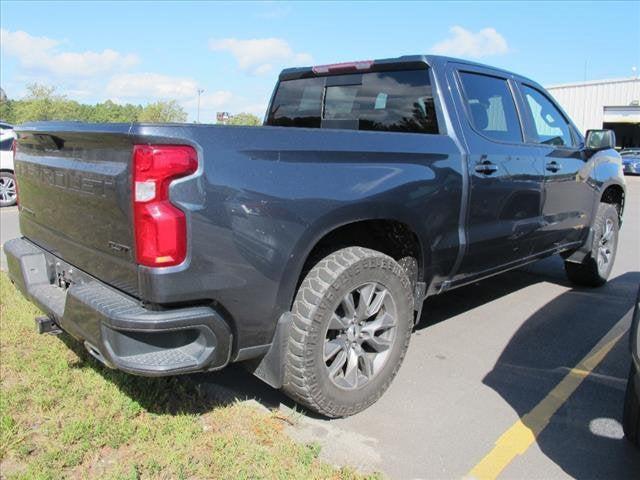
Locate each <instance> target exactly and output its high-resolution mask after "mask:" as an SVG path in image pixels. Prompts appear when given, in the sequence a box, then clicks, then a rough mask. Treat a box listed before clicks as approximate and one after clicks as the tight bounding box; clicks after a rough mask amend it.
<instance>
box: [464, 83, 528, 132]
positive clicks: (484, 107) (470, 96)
mask: <svg viewBox="0 0 640 480" xmlns="http://www.w3.org/2000/svg"><path fill="white" fill-rule="evenodd" d="M460 80H461V82H462V87H463V90H464V97H465V103H466V107H467V112H468V115H469V120H470V122H471V124H472V125H473V127H474V129H475V130H476V131H477V132H479V133H480V134H482V135H484V136H485V137H488V138H490V139H491V140H497V141H499V142H508V143H522V141H523V139H522V128H521V126H520V119H519V117H518V111H517V110H516V103H515V100H514V98H513V94H512V92H511V88H510V87H509V84H508V82H507V80H506V79H504V78H500V77H494V76H490V75H485V74H481V73H472V72H464V71H462V72H460Z"/></svg>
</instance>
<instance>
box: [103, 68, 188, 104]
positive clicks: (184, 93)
mask: <svg viewBox="0 0 640 480" xmlns="http://www.w3.org/2000/svg"><path fill="white" fill-rule="evenodd" d="M197 90H198V84H197V83H196V81H195V80H192V79H190V78H178V77H171V76H168V75H161V74H158V73H122V74H118V75H114V76H113V77H111V79H110V80H109V83H108V84H107V93H108V94H109V95H112V96H114V97H118V98H147V99H148V98H153V99H175V100H182V99H186V98H192V97H195V96H196V95H197V93H198V92H197Z"/></svg>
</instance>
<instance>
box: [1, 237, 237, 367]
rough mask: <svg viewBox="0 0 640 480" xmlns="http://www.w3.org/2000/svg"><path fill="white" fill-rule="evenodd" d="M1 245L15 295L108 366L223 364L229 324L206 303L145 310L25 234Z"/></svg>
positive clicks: (228, 346) (229, 340)
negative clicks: (19, 296)
mask: <svg viewBox="0 0 640 480" xmlns="http://www.w3.org/2000/svg"><path fill="white" fill-rule="evenodd" d="M4 250H5V253H6V256H7V262H8V266H9V276H10V278H11V280H12V281H13V282H14V283H15V284H16V286H17V287H18V289H19V290H20V291H21V292H22V294H23V295H24V296H25V297H26V298H27V299H29V300H30V301H32V302H33V303H35V304H36V305H37V306H38V307H39V308H40V309H41V310H43V311H44V312H45V313H46V314H47V315H49V316H50V317H51V318H53V319H54V320H55V322H56V323H57V324H58V325H59V326H60V327H61V328H62V330H64V331H66V332H67V333H69V334H70V335H72V336H73V337H75V338H77V339H79V340H81V341H82V342H84V344H85V346H86V348H87V349H88V350H89V352H90V353H91V354H92V355H93V356H94V357H96V358H97V359H98V360H100V361H101V362H103V363H104V364H106V365H107V366H109V367H112V368H117V369H120V370H123V371H126V372H129V373H134V374H139V375H149V376H161V375H173V374H178V373H188V372H195V371H203V370H216V369H219V368H222V367H224V366H225V365H226V364H227V363H228V362H229V357H230V353H231V344H232V336H231V330H230V328H229V326H228V325H227V323H226V322H225V321H224V320H223V318H222V317H221V316H220V315H219V314H218V313H217V312H216V311H215V310H214V309H212V308H211V307H208V306H197V307H189V308H177V309H169V310H150V309H147V308H145V307H144V306H142V305H141V303H140V302H139V301H137V300H135V299H133V298H132V297H129V296H128V295H126V294H124V293H122V292H120V291H117V290H114V289H112V288H111V287H109V286H107V285H106V284H104V283H102V282H100V281H98V280H96V279H95V278H93V277H91V276H90V275H88V274H86V273H84V272H82V271H79V270H77V269H75V268H74V267H72V266H71V265H69V264H67V263H65V262H64V261H62V260H61V259H59V258H57V257H56V256H55V255H53V254H51V253H49V252H47V251H45V250H43V249H41V248H40V247H38V246H37V245H35V244H33V243H31V242H30V241H28V240H26V239H24V238H18V239H15V240H11V241H9V242H7V243H6V244H5V245H4ZM61 279H62V280H61ZM61 285H63V286H61ZM65 287H66V288H65Z"/></svg>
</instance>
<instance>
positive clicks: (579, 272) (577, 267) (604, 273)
mask: <svg viewBox="0 0 640 480" xmlns="http://www.w3.org/2000/svg"><path fill="white" fill-rule="evenodd" d="M619 228H620V220H619V217H618V210H617V209H616V207H615V206H614V205H612V204H610V203H600V204H599V206H598V211H597V213H596V218H595V220H594V224H593V231H594V234H593V241H592V244H591V246H590V247H591V251H590V253H589V255H587V257H585V259H584V260H583V261H582V263H574V262H569V261H566V262H564V268H565V271H566V272H567V277H568V278H569V280H571V281H572V282H573V283H575V284H577V285H584V286H587V287H599V286H601V285H604V284H605V283H606V282H607V279H608V278H609V275H610V274H611V269H612V268H613V262H614V261H615V258H616V252H617V249H618V231H619Z"/></svg>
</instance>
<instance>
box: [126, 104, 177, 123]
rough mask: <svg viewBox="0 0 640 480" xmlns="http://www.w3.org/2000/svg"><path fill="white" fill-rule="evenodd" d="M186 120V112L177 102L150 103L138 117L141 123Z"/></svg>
mask: <svg viewBox="0 0 640 480" xmlns="http://www.w3.org/2000/svg"><path fill="white" fill-rule="evenodd" d="M186 120H187V114H186V112H185V111H184V110H183V109H182V107H181V106H180V105H178V102H176V101H175V100H170V101H168V102H155V103H150V104H149V105H147V106H146V107H144V108H143V109H142V112H140V115H139V117H138V121H140V122H151V123H166V122H184V121H186Z"/></svg>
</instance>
